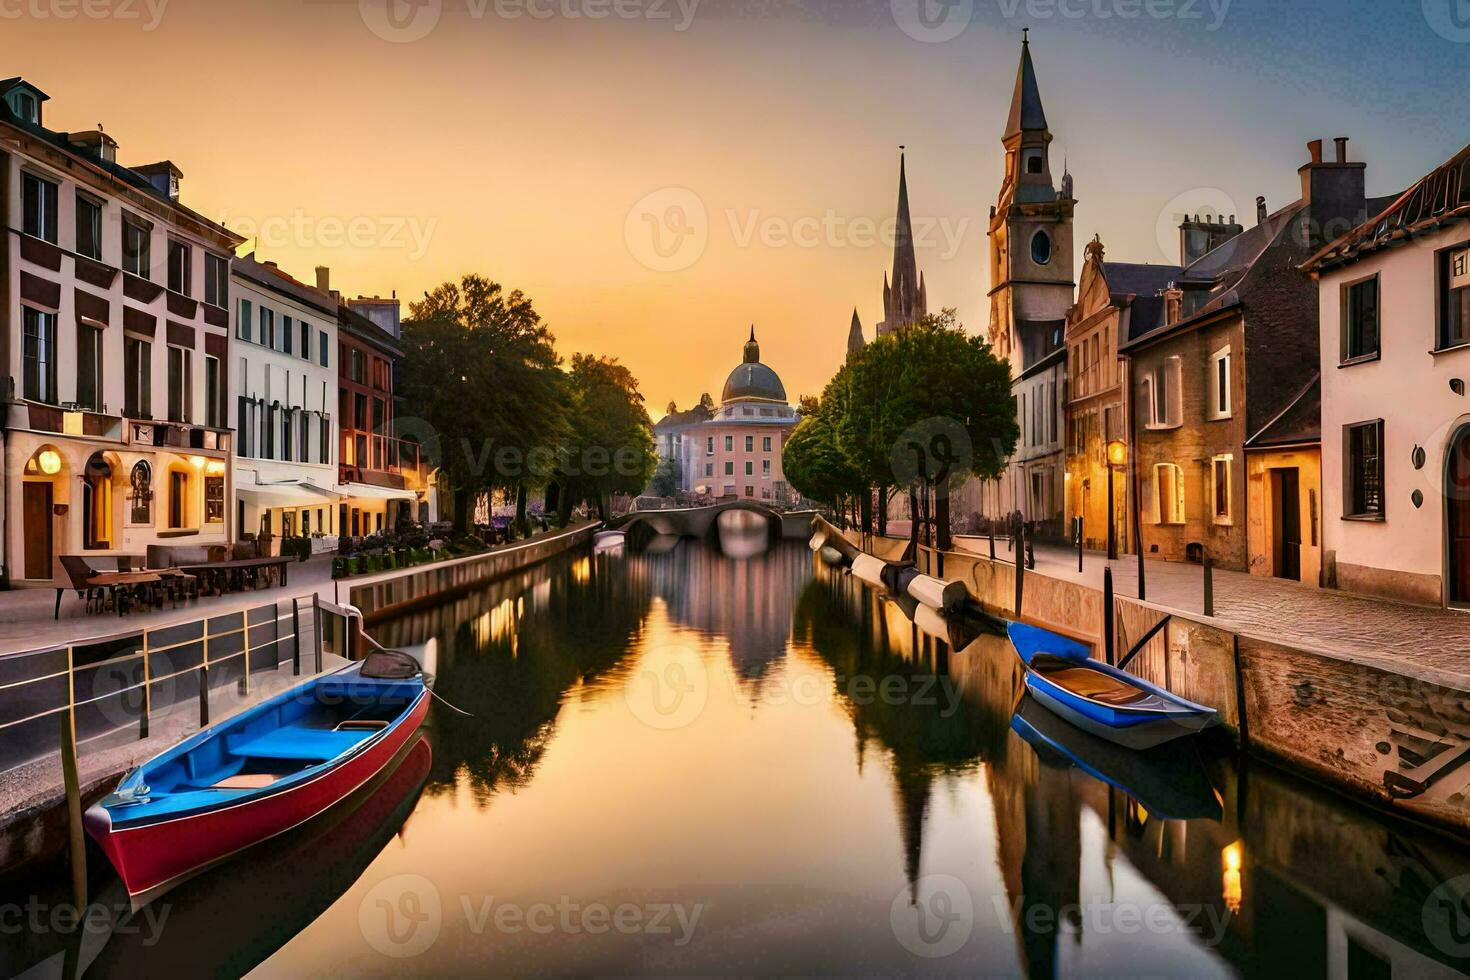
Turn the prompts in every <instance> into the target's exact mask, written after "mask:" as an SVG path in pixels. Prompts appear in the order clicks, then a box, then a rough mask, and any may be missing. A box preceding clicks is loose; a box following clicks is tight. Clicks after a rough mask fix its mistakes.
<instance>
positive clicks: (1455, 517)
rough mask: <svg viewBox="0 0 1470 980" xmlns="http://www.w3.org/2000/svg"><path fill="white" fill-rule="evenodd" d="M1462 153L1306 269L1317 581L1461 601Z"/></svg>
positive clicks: (1469, 479)
mask: <svg viewBox="0 0 1470 980" xmlns="http://www.w3.org/2000/svg"><path fill="white" fill-rule="evenodd" d="M1467 218H1470V147H1466V148H1465V149H1464V150H1461V151H1460V152H1459V153H1458V154H1457V155H1456V156H1455V157H1454V158H1453V159H1452V160H1450V161H1449V162H1448V163H1446V164H1445V165H1444V166H1442V167H1440V168H1439V169H1438V170H1435V171H1434V172H1433V173H1431V174H1429V175H1428V176H1427V177H1425V178H1423V179H1422V180H1421V181H1419V182H1418V183H1417V184H1415V185H1414V186H1413V187H1411V188H1410V189H1409V190H1408V191H1406V192H1405V193H1404V194H1403V195H1402V196H1401V197H1400V198H1398V200H1397V201H1395V202H1394V203H1393V204H1392V205H1391V206H1390V207H1389V208H1388V209H1387V210H1386V211H1384V212H1383V213H1382V214H1379V215H1377V216H1374V217H1372V218H1370V219H1369V220H1368V221H1367V222H1366V223H1365V224H1363V225H1362V226H1360V227H1358V228H1356V229H1354V230H1353V231H1351V232H1349V233H1348V234H1347V235H1345V236H1343V237H1342V238H1339V239H1338V240H1336V241H1334V242H1332V243H1331V244H1329V245H1328V246H1327V247H1326V248H1324V249H1323V250H1322V251H1321V252H1319V253H1317V255H1315V256H1313V257H1312V258H1311V259H1310V260H1308V262H1307V263H1306V268H1307V269H1308V271H1311V272H1312V273H1313V274H1314V275H1315V276H1316V277H1317V283H1318V296H1319V300H1320V304H1321V306H1320V311H1321V312H1320V320H1319V327H1320V338H1321V360H1322V497H1323V508H1322V515H1323V521H1322V540H1323V563H1324V565H1325V571H1326V578H1327V583H1328V584H1329V585H1335V586H1336V587H1338V588H1342V589H1345V590H1348V591H1352V592H1360V593H1365V594H1371V595H1379V596H1386V597H1392V598H1398V599H1405V600H1409V601H1413V602H1419V603H1424V604H1431V605H1444V606H1450V607H1456V608H1470V397H1467V395H1466V391H1467V388H1466V386H1467V382H1470V220H1467Z"/></svg>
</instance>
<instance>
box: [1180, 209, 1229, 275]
mask: <svg viewBox="0 0 1470 980" xmlns="http://www.w3.org/2000/svg"><path fill="white" fill-rule="evenodd" d="M1243 231H1245V229H1244V228H1242V227H1241V226H1240V225H1238V224H1236V223H1235V215H1233V214H1232V215H1231V216H1230V220H1229V221H1226V220H1225V216H1224V215H1211V214H1206V215H1205V216H1204V218H1203V219H1202V218H1201V217H1200V216H1199V215H1195V216H1194V217H1193V218H1191V217H1189V216H1188V215H1186V216H1185V218H1184V221H1183V222H1181V223H1180V225H1179V264H1180V265H1185V266H1187V265H1193V264H1194V263H1195V262H1196V261H1197V260H1198V259H1199V257H1200V256H1202V255H1204V254H1205V253H1206V252H1210V251H1213V250H1214V249H1216V248H1219V247H1220V246H1221V245H1224V244H1225V243H1226V242H1228V241H1230V239H1232V238H1234V237H1235V236H1236V235H1239V234H1240V233H1241V232H1243Z"/></svg>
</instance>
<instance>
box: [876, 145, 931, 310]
mask: <svg viewBox="0 0 1470 980" xmlns="http://www.w3.org/2000/svg"><path fill="white" fill-rule="evenodd" d="M899 150H900V152H899V155H898V216H897V219H896V220H895V222H894V228H893V276H892V278H891V279H890V278H889V277H888V276H886V275H885V276H884V277H883V322H881V323H879V324H878V336H880V337H881V336H883V335H884V334H888V333H892V332H893V331H895V330H897V329H898V328H899V327H905V326H908V325H909V324H910V323H916V322H918V321H919V320H922V319H923V318H924V317H925V316H926V315H927V314H928V312H929V300H928V296H927V295H926V294H925V289H924V275H923V273H921V272H919V262H918V258H917V257H916V256H915V255H914V228H913V223H912V221H910V220H909V184H908V176H907V174H906V173H905V171H904V158H903V153H902V150H903V147H899Z"/></svg>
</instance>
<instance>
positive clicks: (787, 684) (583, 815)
mask: <svg viewBox="0 0 1470 980" xmlns="http://www.w3.org/2000/svg"><path fill="white" fill-rule="evenodd" d="M725 551H727V552H730V553H732V554H737V553H738V554H743V555H746V557H743V558H734V557H728V556H727V555H726V554H724V553H722V552H721V550H720V549H719V548H717V547H714V546H713V545H704V544H699V543H696V542H692V541H686V542H679V543H677V544H672V543H669V542H664V541H655V542H654V543H653V545H652V546H650V547H649V548H648V549H647V550H646V551H644V552H643V553H641V554H624V553H623V552H622V551H621V550H619V551H616V552H608V553H601V554H591V553H585V554H579V555H574V556H569V557H566V558H564V559H561V560H557V561H554V562H551V563H548V564H546V565H544V566H541V567H539V568H537V569H535V570H533V571H531V572H529V573H527V574H525V575H523V576H521V577H519V578H517V579H515V580H512V581H508V582H505V583H502V584H501V585H499V586H497V587H495V588H493V589H491V590H489V591H488V592H486V593H483V594H480V595H476V596H474V597H470V598H467V599H464V600H463V601H460V602H457V603H454V604H451V605H447V606H445V607H442V608H440V609H438V610H435V611H433V612H431V613H425V614H421V615H418V616H415V617H412V618H409V619H406V620H403V621H400V622H397V623H394V624H391V625H390V626H389V627H387V628H385V629H382V630H381V631H380V637H381V638H382V639H383V640H384V641H385V642H388V643H389V644H390V645H399V646H403V647H406V648H410V649H415V650H417V651H418V652H419V653H420V654H421V655H422V656H423V657H424V658H425V659H426V661H428V662H429V663H430V664H432V667H433V669H434V671H435V672H436V673H437V675H438V684H437V689H438V691H439V693H440V694H442V695H443V696H444V697H445V698H446V699H448V700H449V701H451V702H453V703H454V704H456V705H458V706H459V707H460V708H462V709H464V710H466V711H468V712H470V713H471V714H472V715H473V717H468V718H467V717H462V716H459V715H456V714H455V713H453V712H451V711H449V710H447V709H444V708H442V707H440V706H438V705H436V706H435V708H434V710H433V712H432V714H431V715H430V720H429V725H428V728H429V730H428V731H427V733H426V736H425V737H424V739H423V740H421V741H420V742H418V743H417V744H415V745H414V746H413V747H412V748H411V750H410V751H408V753H407V754H406V755H405V757H404V758H403V761H402V763H401V764H400V765H399V766H398V767H397V768H396V769H395V770H394V771H393V773H392V774H391V775H390V776H389V777H388V778H387V779H386V781H384V782H382V783H381V784H380V785H378V786H375V787H373V788H372V790H371V792H370V793H368V794H366V798H365V799H363V800H361V801H359V802H358V805H357V806H356V808H355V809H354V808H344V809H346V811H347V812H345V813H339V814H335V815H334V820H333V821H332V822H331V823H330V824H328V825H326V826H320V827H314V828H311V829H310V830H309V831H307V832H306V833H301V834H297V835H293V836H292V837H290V838H288V839H286V840H284V841H281V842H277V843H276V844H273V845H268V846H267V847H266V848H262V849H260V853H259V854H255V855H252V856H250V857H248V858H247V859H246V860H244V861H237V862H235V863H233V864H231V865H228V866H226V867H225V868H222V869H220V870H219V871H217V872H215V873H214V874H211V875H209V876H206V877H205V878H201V879H198V880H196V881H195V882H191V883H190V884H189V885H187V886H185V887H184V888H183V889H181V890H179V891H178V892H176V893H174V894H173V895H171V896H169V897H168V899H166V901H169V903H170V908H171V910H172V921H170V922H169V923H168V924H167V927H166V928H165V929H164V930H163V931H162V938H161V941H159V942H157V943H156V944H155V945H152V946H148V945H146V944H145V942H144V939H146V938H148V937H147V935H146V930H142V931H140V933H139V934H138V935H134V936H122V937H114V939H113V940H112V941H111V942H109V943H108V945H107V947H106V948H105V949H104V950H103V951H102V953H101V955H100V956H99V957H98V958H97V959H96V961H95V962H94V963H93V965H92V972H93V973H95V974H98V975H138V974H139V973H145V972H147V973H154V974H164V973H168V974H171V975H201V974H210V973H220V974H239V973H242V972H245V971H248V970H251V969H253V970H254V971H255V975H257V976H321V975H344V974H347V975H351V974H376V975H394V976H403V975H464V974H485V973H494V974H525V973H555V974H565V973H592V972H595V973H640V974H641V973H722V974H729V973H775V972H780V973H811V972H818V973H829V974H830V973H867V974H872V973H897V972H903V973H912V972H931V971H933V972H955V973H983V974H990V975H1024V974H1030V975H1034V976H1051V975H1104V974H1107V975H1119V974H1128V975H1154V976H1165V975H1169V976H1191V977H1201V976H1216V975H1231V974H1240V973H1246V974H1255V975H1273V976H1276V975H1287V976H1291V977H1293V978H1306V977H1315V976H1352V977H1360V976H1361V977H1372V976H1391V975H1392V976H1425V975H1433V974H1436V973H1445V974H1448V973H1451V972H1453V969H1452V968H1453V967H1454V966H1455V965H1456V964H1461V965H1463V964H1465V963H1467V962H1470V960H1463V959H1457V958H1456V954H1461V955H1464V954H1467V953H1470V935H1467V934H1466V933H1465V932H1464V931H1463V930H1461V931H1456V930H1455V928H1454V927H1455V926H1456V925H1458V924H1460V922H1461V920H1460V919H1459V918H1457V917H1456V916H1457V915H1458V912H1457V910H1456V909H1455V908H1452V907H1450V905H1448V904H1445V903H1438V902H1437V901H1436V898H1435V896H1434V895H1433V894H1432V893H1433V891H1434V889H1435V888H1436V886H1437V885H1439V884H1440V883H1441V882H1444V881H1446V880H1449V879H1453V878H1455V877H1456V876H1458V875H1462V874H1465V873H1467V872H1470V860H1467V855H1466V854H1465V853H1464V852H1462V851H1461V850H1459V849H1457V848H1455V847H1454V846H1452V845H1450V844H1448V843H1445V842H1443V841H1440V840H1439V839H1438V838H1436V837H1434V836H1432V835H1429V834H1424V833H1420V832H1417V831H1415V830H1413V829H1412V828H1406V827H1403V826H1398V825H1394V824H1391V823H1386V822H1384V820H1383V819H1382V818H1380V817H1378V816H1376V815H1373V814H1370V813H1368V812H1366V811H1363V810H1360V809H1358V808H1356V807H1354V806H1352V805H1350V804H1346V803H1344V802H1342V801H1340V800H1337V799H1336V798H1334V797H1331V796H1329V795H1326V794H1324V793H1320V792H1317V791H1315V790H1313V789H1311V788H1310V787H1308V786H1306V785H1305V784H1303V783H1301V782H1299V781H1296V780H1294V779H1291V778H1288V777H1286V776H1283V775H1282V774H1280V773H1278V772H1276V771H1274V770H1271V769H1269V768H1265V767H1262V766H1260V765H1255V766H1253V767H1251V768H1250V769H1249V771H1247V772H1242V771H1240V770H1238V769H1237V768H1236V767H1235V765H1234V764H1233V763H1232V762H1228V761H1225V760H1222V759H1218V758H1216V759H1209V758H1203V759H1202V758H1201V755H1200V753H1198V752H1197V751H1195V749H1194V748H1192V747H1190V748H1186V749H1185V750H1184V751H1182V752H1176V753H1173V754H1171V755H1166V756H1163V757H1161V758H1158V759H1156V760H1153V761H1152V762H1151V763H1150V764H1149V765H1140V764H1139V762H1138V760H1137V759H1136V757H1130V756H1127V755H1123V756H1121V757H1120V755H1119V753H1117V752H1113V751H1110V750H1109V749H1108V748H1107V747H1106V746H1100V745H1099V744H1098V743H1095V742H1089V741H1078V740H1077V738H1076V736H1075V735H1074V734H1072V733H1071V732H1070V731H1069V730H1067V729H1065V728H1064V727H1063V728H1058V726H1057V725H1056V724H1055V723H1054V722H1053V721H1052V720H1051V719H1050V716H1047V715H1045V714H1044V713H1041V714H1037V713H1036V711H1035V706H1025V705H1023V707H1022V716H1023V717H1024V718H1026V719H1029V720H1030V721H1031V722H1032V723H1033V725H1034V726H1035V727H1034V729H1032V730H1028V731H1027V735H1028V736H1029V737H1030V741H1028V739H1027V738H1023V737H1022V735H1021V734H1018V732H1017V731H1016V730H1015V729H1013V725H1012V714H1013V711H1014V709H1015V706H1016V705H1017V703H1018V700H1020V699H1019V692H1020V691H1021V685H1020V681H1019V678H1018V676H1017V673H1016V670H1015V667H1014V657H1013V655H1012V654H1011V653H1010V651H1009V649H1008V648H1007V647H1006V646H1005V644H1004V643H1003V641H1000V640H998V639H995V638H989V637H986V638H981V639H979V640H976V641H975V642H973V643H971V644H969V645H967V646H965V647H964V648H963V649H959V650H955V649H952V648H951V647H950V646H949V645H948V644H947V643H945V642H943V641H940V640H936V639H932V638H929V637H925V636H923V635H921V634H918V633H916V631H915V630H914V628H913V626H912V624H911V623H910V621H909V620H908V619H907V618H906V617H905V616H904V613H903V611H902V610H901V609H900V608H899V607H897V606H895V605H894V604H892V603H890V602H888V601H886V600H884V599H882V598H880V597H879V596H877V595H875V594H874V593H873V592H872V591H870V590H867V589H865V588H864V587H863V586H862V585H861V583H859V582H858V581H856V580H855V579H852V578H851V577H848V576H843V575H838V574H833V573H830V572H829V571H828V570H826V569H825V568H823V567H821V566H820V565H818V564H815V563H814V561H813V556H812V554H811V553H810V552H809V551H808V550H806V549H805V548H804V547H802V546H799V545H782V546H780V547H778V548H776V549H774V550H769V551H762V550H761V547H760V544H759V541H758V539H756V540H755V541H754V543H752V540H749V539H744V538H741V539H739V540H736V539H735V538H730V539H727V542H726V548H725ZM1017 727H1020V728H1025V725H1024V724H1018V726H1017ZM1048 739H1050V740H1051V742H1050V743H1048ZM1038 746H1039V747H1038ZM1206 755H1208V753H1206ZM1078 762H1080V763H1082V764H1083V765H1085V766H1086V767H1087V769H1088V770H1090V771H1091V772H1090V774H1089V772H1087V771H1084V769H1083V768H1080V767H1079V765H1077V763H1078ZM1121 787H1127V788H1128V792H1125V790H1124V789H1123V788H1121ZM1130 793H1131V795H1130ZM1441 906H1443V907H1441Z"/></svg>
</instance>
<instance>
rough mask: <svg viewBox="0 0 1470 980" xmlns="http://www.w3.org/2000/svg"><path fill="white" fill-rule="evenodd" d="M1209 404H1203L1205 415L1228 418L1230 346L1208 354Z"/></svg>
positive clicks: (1213, 417) (1214, 417)
mask: <svg viewBox="0 0 1470 980" xmlns="http://www.w3.org/2000/svg"><path fill="white" fill-rule="evenodd" d="M1209 388H1210V393H1209V399H1210V401H1209V404H1208V405H1206V406H1205V417H1206V418H1211V419H1228V418H1229V417H1230V348H1229V347H1225V348H1223V349H1221V350H1217V351H1215V353H1214V354H1212V355H1211V356H1210V385H1209Z"/></svg>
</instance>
